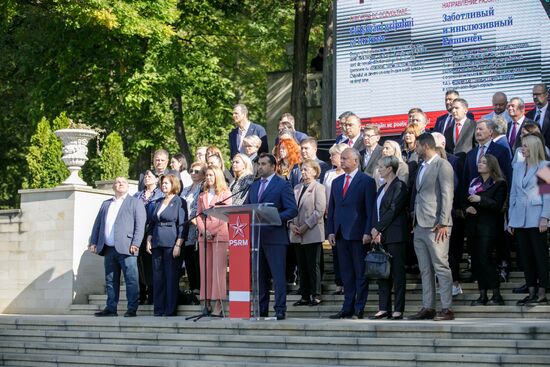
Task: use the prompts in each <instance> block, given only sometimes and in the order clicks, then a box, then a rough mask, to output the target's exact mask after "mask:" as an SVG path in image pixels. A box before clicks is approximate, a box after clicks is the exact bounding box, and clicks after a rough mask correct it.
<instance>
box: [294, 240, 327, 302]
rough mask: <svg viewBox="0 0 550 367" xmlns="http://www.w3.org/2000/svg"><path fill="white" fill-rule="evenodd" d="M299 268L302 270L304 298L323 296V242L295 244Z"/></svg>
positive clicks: (301, 284) (301, 279)
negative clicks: (321, 264)
mask: <svg viewBox="0 0 550 367" xmlns="http://www.w3.org/2000/svg"><path fill="white" fill-rule="evenodd" d="M294 249H295V250H296V259H297V260H298V270H299V271H300V289H301V290H302V299H311V297H320V296H321V268H320V264H319V262H320V253H321V242H316V243H308V244H304V245H302V244H299V243H297V244H295V246H294Z"/></svg>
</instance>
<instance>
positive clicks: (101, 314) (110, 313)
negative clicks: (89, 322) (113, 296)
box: [94, 309, 118, 317]
mask: <svg viewBox="0 0 550 367" xmlns="http://www.w3.org/2000/svg"><path fill="white" fill-rule="evenodd" d="M94 316H96V317H105V316H118V313H117V312H116V311H109V310H108V309H104V310H103V311H99V312H96V313H94Z"/></svg>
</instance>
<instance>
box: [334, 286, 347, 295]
mask: <svg viewBox="0 0 550 367" xmlns="http://www.w3.org/2000/svg"><path fill="white" fill-rule="evenodd" d="M343 294H344V288H343V287H340V286H337V287H336V290H335V291H334V292H332V295H333V296H341V295H343Z"/></svg>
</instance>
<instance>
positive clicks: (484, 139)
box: [462, 119, 512, 195]
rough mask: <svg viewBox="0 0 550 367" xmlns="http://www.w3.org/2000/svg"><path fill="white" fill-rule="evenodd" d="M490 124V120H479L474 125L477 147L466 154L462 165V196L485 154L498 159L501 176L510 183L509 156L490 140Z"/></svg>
mask: <svg viewBox="0 0 550 367" xmlns="http://www.w3.org/2000/svg"><path fill="white" fill-rule="evenodd" d="M490 123H491V121H490V120H487V119H481V120H479V121H478V122H477V124H476V133H475V137H476V141H477V144H478V146H477V147H475V148H473V149H472V150H470V151H469V152H468V153H467V154H466V161H465V164H464V182H463V185H464V187H463V190H462V194H463V195H466V193H467V188H468V186H470V182H472V180H473V179H474V178H476V177H477V176H478V175H479V174H478V173H477V164H478V162H479V160H480V159H481V157H483V156H484V155H485V154H491V155H493V156H495V158H496V159H498V164H499V166H500V169H501V171H502V174H503V175H504V177H506V181H507V182H511V180H512V163H511V159H510V154H509V152H508V150H507V149H506V148H504V147H503V146H501V145H499V144H497V143H495V142H493V141H492V140H491V136H492V134H493V129H492V128H491V127H490Z"/></svg>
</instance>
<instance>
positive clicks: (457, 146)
mask: <svg viewBox="0 0 550 367" xmlns="http://www.w3.org/2000/svg"><path fill="white" fill-rule="evenodd" d="M467 113H468V102H466V100H464V99H462V98H457V99H455V100H454V101H453V102H452V104H451V114H452V115H453V123H452V125H451V126H449V127H448V128H447V130H445V132H444V133H443V135H444V136H445V140H446V141H447V144H446V150H447V152H449V153H453V154H454V155H457V156H459V157H460V158H464V156H466V153H468V152H469V151H470V150H471V149H472V148H473V147H474V146H475V143H476V141H475V137H474V133H475V130H476V123H475V121H474V120H471V119H469V118H468V117H467Z"/></svg>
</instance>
